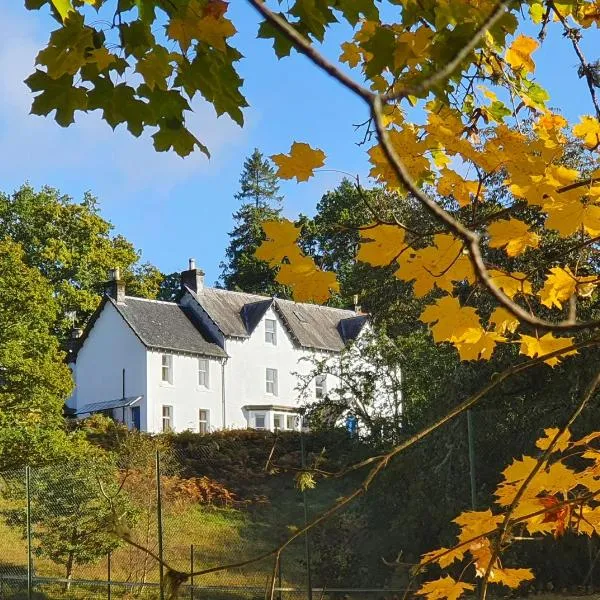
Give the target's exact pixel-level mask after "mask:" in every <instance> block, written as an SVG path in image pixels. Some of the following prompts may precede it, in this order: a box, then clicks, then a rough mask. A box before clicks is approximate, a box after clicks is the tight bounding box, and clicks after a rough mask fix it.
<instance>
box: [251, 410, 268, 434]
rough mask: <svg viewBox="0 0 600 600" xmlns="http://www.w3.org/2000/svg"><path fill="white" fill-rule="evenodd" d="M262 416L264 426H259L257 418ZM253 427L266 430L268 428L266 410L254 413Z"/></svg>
mask: <svg viewBox="0 0 600 600" xmlns="http://www.w3.org/2000/svg"><path fill="white" fill-rule="evenodd" d="M257 418H261V419H262V420H263V426H262V427H259V426H258V425H257V424H256V419H257ZM252 428H253V429H258V430H259V431H265V430H266V429H267V413H266V412H254V413H252Z"/></svg>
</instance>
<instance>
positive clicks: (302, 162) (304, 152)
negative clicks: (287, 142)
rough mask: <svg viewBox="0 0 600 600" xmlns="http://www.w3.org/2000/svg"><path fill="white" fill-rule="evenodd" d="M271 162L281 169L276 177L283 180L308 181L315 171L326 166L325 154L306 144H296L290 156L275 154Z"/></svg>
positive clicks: (293, 145)
mask: <svg viewBox="0 0 600 600" xmlns="http://www.w3.org/2000/svg"><path fill="white" fill-rule="evenodd" d="M271 160H272V161H273V162H274V163H275V164H276V165H277V166H278V167H279V168H278V169H277V173H276V176H277V177H280V178H281V179H293V178H294V177H295V178H296V180H297V181H298V182H300V181H308V179H309V178H310V177H312V176H313V175H314V170H315V169H318V168H319V167H322V166H323V165H324V164H325V153H324V152H323V151H322V150H315V149H314V148H311V147H310V146H309V145H308V144H305V143H304V142H294V143H293V144H292V147H291V149H290V153H289V155H286V154H274V155H273V156H271Z"/></svg>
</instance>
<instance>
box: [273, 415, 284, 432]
mask: <svg viewBox="0 0 600 600" xmlns="http://www.w3.org/2000/svg"><path fill="white" fill-rule="evenodd" d="M283 422H284V421H283V415H273V429H274V430H275V431H278V430H279V429H283Z"/></svg>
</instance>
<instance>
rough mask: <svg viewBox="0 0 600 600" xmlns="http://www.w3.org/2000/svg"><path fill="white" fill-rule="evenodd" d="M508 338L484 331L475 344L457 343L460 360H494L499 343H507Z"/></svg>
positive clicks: (470, 342) (467, 342)
mask: <svg viewBox="0 0 600 600" xmlns="http://www.w3.org/2000/svg"><path fill="white" fill-rule="evenodd" d="M505 341H506V338H505V337H503V336H502V335H500V333H498V332H496V331H484V332H483V333H482V334H481V336H480V337H479V338H478V339H477V340H476V341H474V342H472V341H468V340H466V341H459V342H455V344H454V345H455V346H456V349H457V350H458V356H459V357H460V360H489V359H490V358H492V354H493V352H494V349H495V348H496V344H497V343H498V342H505Z"/></svg>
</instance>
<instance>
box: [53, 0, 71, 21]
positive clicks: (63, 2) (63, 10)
mask: <svg viewBox="0 0 600 600" xmlns="http://www.w3.org/2000/svg"><path fill="white" fill-rule="evenodd" d="M51 1H52V4H53V6H54V8H56V10H57V12H58V14H59V15H60V18H61V19H62V20H63V21H64V20H65V19H66V18H67V15H68V14H69V13H71V12H73V5H72V4H71V0H51Z"/></svg>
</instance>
